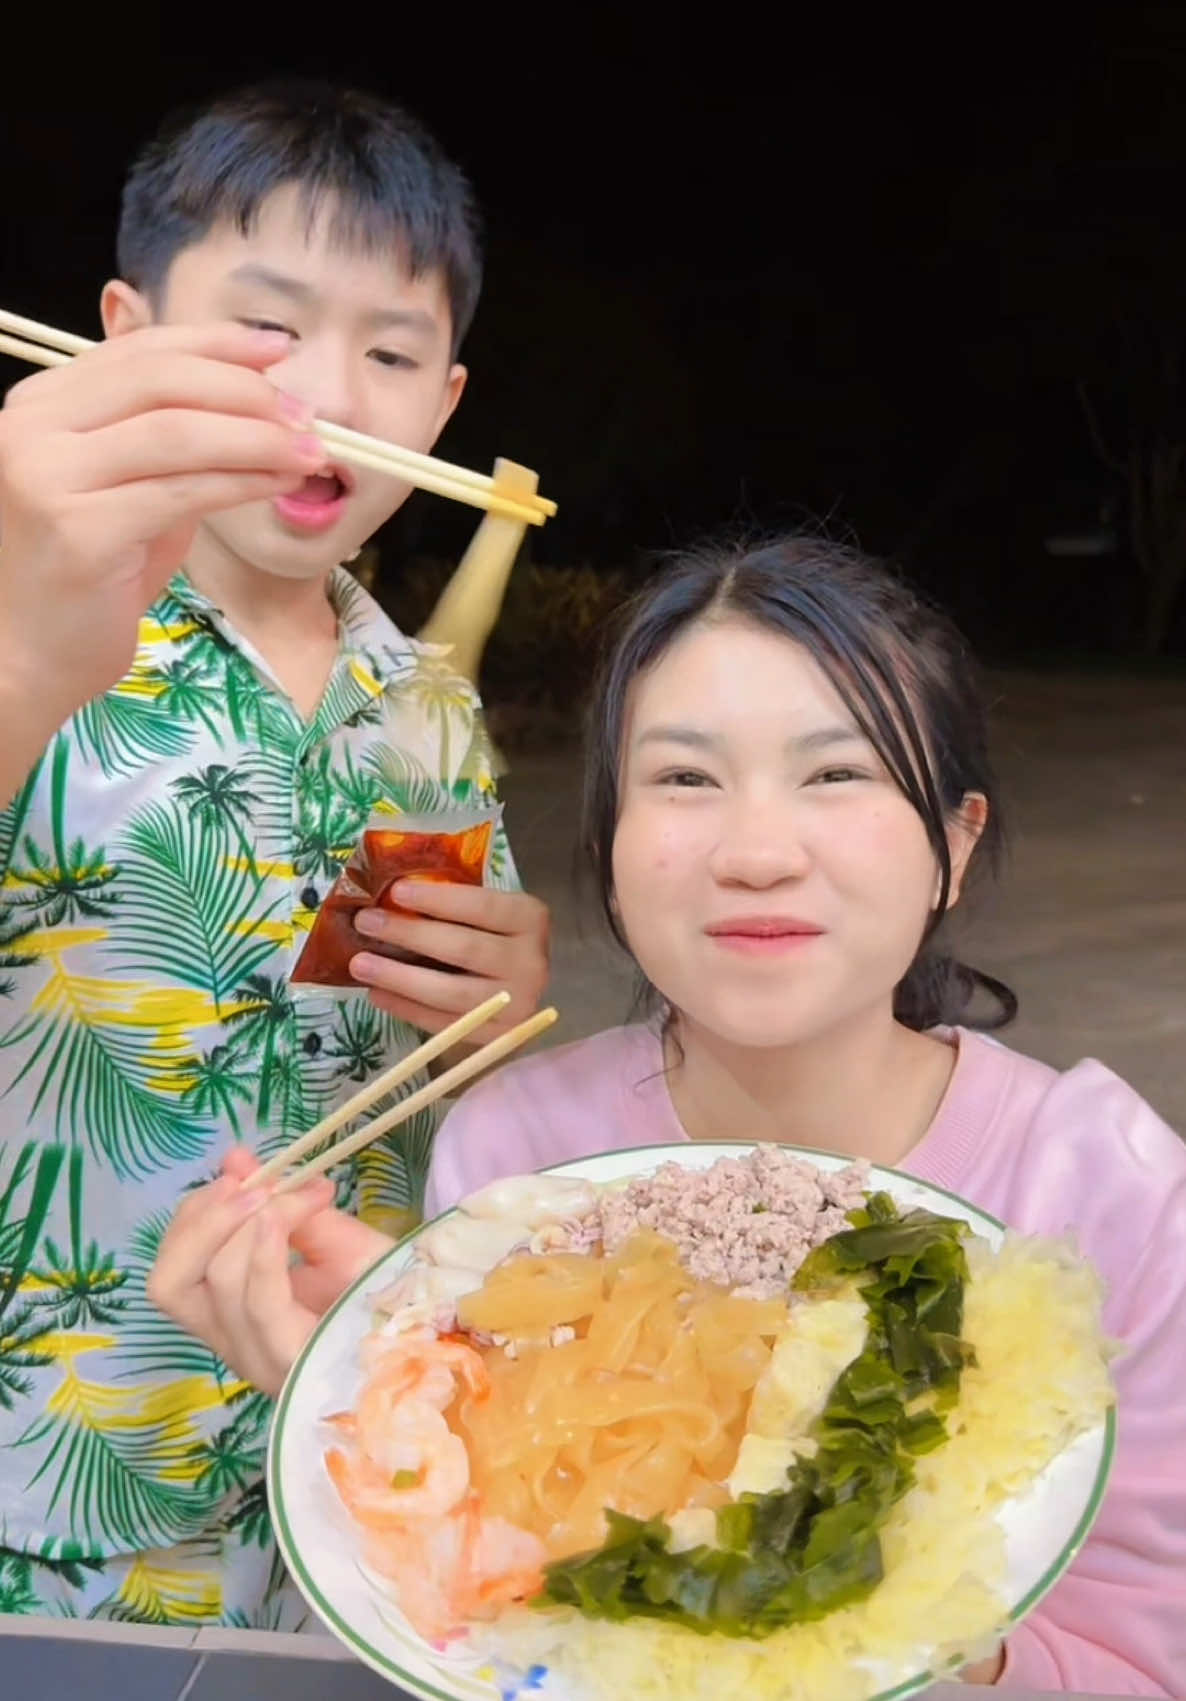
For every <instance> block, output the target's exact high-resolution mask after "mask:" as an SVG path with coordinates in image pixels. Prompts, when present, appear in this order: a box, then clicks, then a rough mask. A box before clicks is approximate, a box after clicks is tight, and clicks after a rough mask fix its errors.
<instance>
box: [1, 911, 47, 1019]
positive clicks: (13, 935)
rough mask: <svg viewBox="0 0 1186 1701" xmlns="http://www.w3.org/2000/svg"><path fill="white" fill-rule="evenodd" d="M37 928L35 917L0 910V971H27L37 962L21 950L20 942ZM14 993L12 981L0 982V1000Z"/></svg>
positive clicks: (14, 983)
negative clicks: (31, 964)
mask: <svg viewBox="0 0 1186 1701" xmlns="http://www.w3.org/2000/svg"><path fill="white" fill-rule="evenodd" d="M37 926H38V921H37V917H36V915H21V914H19V913H17V914H13V912H12V911H11V910H9V909H2V908H0V969H27V968H28V967H29V965H30V963H35V962H36V961H37V958H36V957H35V956H33V955H31V954H30V953H29V952H27V951H22V950H21V941H22V940H24V939H27V938H28V936H29V935H30V934H31V933H33V932H35V931H36V929H37ZM15 991H16V982H15V981H14V980H12V979H3V980H0V998H11V997H12V995H13V993H14V992H15Z"/></svg>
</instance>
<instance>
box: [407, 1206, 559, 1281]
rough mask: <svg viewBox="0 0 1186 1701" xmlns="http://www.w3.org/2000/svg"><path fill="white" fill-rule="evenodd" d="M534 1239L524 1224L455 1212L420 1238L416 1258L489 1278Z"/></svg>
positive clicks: (426, 1230)
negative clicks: (488, 1275)
mask: <svg viewBox="0 0 1186 1701" xmlns="http://www.w3.org/2000/svg"><path fill="white" fill-rule="evenodd" d="M530 1238H531V1230H530V1229H529V1228H528V1227H527V1226H526V1224H524V1223H522V1222H514V1221H512V1222H507V1221H501V1222H500V1221H497V1220H496V1219H494V1218H491V1217H487V1218H480V1217H471V1216H469V1215H468V1214H467V1213H466V1212H464V1211H453V1212H452V1213H451V1214H450V1215H449V1216H447V1217H443V1218H442V1219H441V1221H440V1222H439V1223H433V1225H432V1227H431V1228H427V1229H425V1230H424V1232H423V1234H420V1235H418V1236H417V1237H416V1256H417V1258H420V1259H424V1260H426V1261H427V1262H428V1263H430V1264H444V1265H446V1266H448V1267H450V1268H452V1269H454V1270H478V1271H480V1272H481V1273H482V1274H483V1275H485V1273H486V1272H487V1271H488V1270H493V1268H494V1266H495V1265H496V1264H501V1263H502V1261H503V1259H504V1258H506V1257H508V1256H509V1254H510V1253H512V1252H513V1251H514V1250H515V1248H516V1247H518V1246H525V1245H526V1244H527V1242H528V1240H530Z"/></svg>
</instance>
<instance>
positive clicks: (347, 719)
mask: <svg viewBox="0 0 1186 1701" xmlns="http://www.w3.org/2000/svg"><path fill="white" fill-rule="evenodd" d="M370 665H371V667H372V668H374V666H375V664H374V662H373V661H372V662H371V663H370ZM382 719H383V697H382V693H381V692H375V691H372V690H370V689H369V688H368V687H367V686H365V685H363V684H362V683H361V682H360V681H359V680H358V679H356V678H355V676H354V674H353V673H351V671H350V670H349V668H346V667H342V666H340V665H339V666H338V667H336V668H335V669H334V671H333V673H332V674H331V675H330V680H329V683H328V685H327V686H326V688H325V692H324V695H323V696H322V699H321V702H320V703H319V704H318V705H317V717H316V724H317V725H319V726H331V727H339V726H378V725H379V723H380V722H381V721H382Z"/></svg>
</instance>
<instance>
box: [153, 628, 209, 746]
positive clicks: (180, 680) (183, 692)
mask: <svg viewBox="0 0 1186 1701" xmlns="http://www.w3.org/2000/svg"><path fill="white" fill-rule="evenodd" d="M226 672H227V670H226V665H225V661H224V659H223V655H222V652H221V651H217V650H216V651H213V652H211V651H210V650H209V649H208V648H205V647H204V646H201V645H189V646H187V648H186V650H185V652H184V654H183V655H182V656H181V657H179V658H178V659H177V660H175V661H171V662H166V663H165V664H164V666H163V667H161V668H160V669H159V671H157V673H156V678H158V679H159V680H160V682H161V687H162V689H161V695H160V697H159V699H158V701H159V703H160V706H161V708H162V710H164V711H167V712H169V713H171V714H174V715H177V716H179V717H180V718H181V719H182V720H185V721H200V722H201V723H202V726H203V727H204V728H205V729H206V731H207V732H208V733H209V734H210V736H211V738H213V740H214V742H215V743H216V744H219V745H220V744H221V743H222V741H223V728H222V725H221V722H222V720H223V718H224V716H225V714H226Z"/></svg>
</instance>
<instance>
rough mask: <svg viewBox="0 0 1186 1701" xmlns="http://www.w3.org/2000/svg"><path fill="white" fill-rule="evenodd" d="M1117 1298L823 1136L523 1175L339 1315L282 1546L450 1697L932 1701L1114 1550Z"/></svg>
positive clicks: (278, 1473) (650, 1154)
mask: <svg viewBox="0 0 1186 1701" xmlns="http://www.w3.org/2000/svg"><path fill="white" fill-rule="evenodd" d="M1102 1297H1103V1296H1102V1292H1101V1285H1100V1282H1099V1279H1098V1277H1097V1276H1096V1275H1095V1273H1094V1271H1093V1270H1092V1269H1091V1268H1090V1266H1088V1265H1087V1264H1086V1263H1085V1262H1083V1261H1082V1260H1081V1259H1080V1258H1079V1257H1078V1255H1077V1253H1076V1252H1075V1250H1074V1248H1073V1246H1071V1245H1070V1244H1069V1243H1065V1242H1062V1241H1050V1240H1038V1239H1032V1238H1028V1237H1023V1236H1020V1235H1016V1234H1013V1233H1011V1232H1009V1231H1007V1230H1006V1229H1005V1228H1004V1226H1003V1225H1002V1224H1001V1223H999V1222H997V1221H996V1220H995V1219H994V1218H991V1217H989V1216H986V1215H985V1214H984V1213H983V1212H981V1211H979V1210H978V1209H977V1208H976V1207H975V1206H973V1205H970V1204H968V1203H967V1202H965V1201H964V1200H961V1199H959V1198H956V1197H955V1196H954V1195H952V1194H949V1193H946V1192H944V1191H943V1190H942V1189H940V1188H937V1187H934V1186H932V1185H930V1184H928V1183H924V1182H921V1181H917V1180H915V1179H914V1178H912V1177H910V1176H907V1175H904V1174H901V1173H898V1172H896V1171H892V1170H887V1169H881V1168H878V1167H877V1166H871V1165H868V1164H863V1163H861V1164H856V1163H850V1162H848V1161H846V1160H845V1159H843V1158H838V1157H836V1156H834V1155H831V1154H827V1153H822V1152H811V1151H804V1150H800V1149H798V1148H790V1147H783V1146H760V1147H754V1146H749V1145H742V1144H724V1145H707V1144H704V1145H700V1144H697V1145H688V1146H681V1147H666V1146H664V1147H644V1148H637V1149H634V1150H631V1151H616V1152H611V1153H604V1154H601V1155H599V1156H596V1157H591V1158H588V1159H584V1160H581V1161H580V1162H577V1163H570V1164H566V1165H563V1166H560V1167H558V1168H556V1169H553V1170H548V1171H544V1172H541V1173H540V1174H538V1175H532V1176H516V1177H510V1178H507V1179H506V1180H503V1181H499V1182H495V1183H493V1184H491V1185H490V1186H489V1187H487V1188H485V1189H483V1190H482V1191H481V1192H480V1193H477V1194H474V1195H473V1196H472V1197H471V1198H469V1199H467V1200H465V1201H463V1202H462V1204H461V1205H460V1206H459V1207H458V1208H457V1209H456V1210H454V1211H451V1212H449V1213H447V1214H446V1215H444V1216H442V1217H439V1218H438V1219H437V1220H436V1221H435V1222H433V1223H430V1224H428V1225H426V1226H425V1227H424V1228H422V1229H420V1230H419V1231H418V1232H417V1233H415V1234H413V1235H412V1236H410V1237H409V1238H408V1239H407V1240H405V1241H403V1242H402V1243H401V1244H400V1245H399V1246H397V1247H396V1248H394V1249H393V1251H392V1252H391V1253H390V1255H389V1256H388V1257H386V1258H385V1259H383V1260H382V1261H381V1262H380V1263H379V1264H378V1265H377V1266H376V1267H375V1268H374V1269H372V1270H370V1271H369V1272H368V1273H367V1274H366V1275H365V1276H364V1277H363V1278H362V1279H361V1280H360V1281H359V1282H357V1283H356V1284H355V1286H354V1287H353V1288H352V1289H351V1290H350V1291H349V1292H347V1293H346V1294H345V1295H343V1297H342V1298H341V1299H340V1300H339V1301H338V1303H337V1304H336V1305H335V1307H334V1308H333V1309H332V1310H331V1311H330V1312H328V1313H327V1314H326V1316H325V1317H324V1318H323V1319H322V1320H321V1322H320V1324H319V1325H318V1328H317V1330H316V1332H315V1333H314V1335H313V1336H312V1337H311V1339H310V1340H309V1342H308V1344H307V1345H306V1347H305V1350H304V1352H303V1353H302V1355H301V1357H300V1359H299V1360H298V1361H297V1363H296V1364H295V1365H294V1367H293V1370H292V1373H291V1375H290V1376H289V1378H288V1381H287V1383H286V1385H285V1388H284V1390H283V1392H282V1394H281V1397H280V1400H279V1402H278V1405H277V1410H276V1417H275V1422H274V1425H273V1429H272V1436H271V1443H270V1448H269V1458H268V1483H269V1492H270V1497H271V1504H272V1509H273V1519H274V1523H275V1527H276V1533H277V1537H278V1540H279V1544H280V1548H281V1551H282V1553H283V1555H284V1559H285V1561H286V1563H287V1565H288V1568H289V1570H290V1572H291V1574H292V1576H293V1578H294V1579H295V1581H296V1583H297V1585H298V1587H299V1588H300V1589H301V1591H302V1593H303V1594H304V1596H305V1597H306V1599H307V1600H308V1602H309V1604H310V1606H311V1607H312V1608H313V1610H314V1611H315V1612H316V1613H317V1615H318V1616H319V1617H320V1618H321V1619H322V1620H323V1622H324V1623H325V1624H326V1626H327V1627H328V1628H329V1629H330V1630H331V1631H332V1632H333V1633H334V1634H335V1635H337V1636H338V1637H339V1638H340V1639H341V1640H342V1641H343V1642H344V1643H345V1644H346V1645H347V1646H348V1647H349V1648H350V1649H351V1650H352V1651H353V1652H354V1653H355V1654H356V1655H357V1656H358V1658H359V1659H361V1660H363V1661H364V1662H365V1663H366V1664H367V1665H369V1666H371V1667H372V1668H373V1669H374V1670H376V1671H378V1672H380V1673H382V1674H383V1675H385V1676H387V1677H388V1678H390V1679H391V1681H392V1682H393V1683H395V1684H398V1685H400V1686H401V1687H402V1688H404V1689H405V1690H408V1691H410V1692H412V1693H413V1694H416V1695H420V1696H424V1697H430V1698H432V1701H496V1698H497V1701H517V1698H518V1697H520V1696H527V1695H532V1696H539V1697H541V1698H544V1701H547V1698H552V1697H554V1698H555V1701H609V1698H611V1697H613V1698H617V1697H620V1696H622V1695H624V1694H630V1695H632V1696H636V1697H653V1698H654V1701H677V1698H678V1701H695V1698H698V1697H701V1696H703V1697H704V1698H705V1701H708V1698H709V1697H711V1698H712V1701H720V1698H723V1697H732V1696H738V1697H741V1696H743V1695H744V1696H745V1697H746V1698H747V1701H846V1698H851V1701H873V1698H874V1697H876V1698H878V1701H890V1698H891V1697H892V1698H893V1701H898V1698H900V1697H906V1696H908V1695H911V1694H914V1693H915V1692H917V1691H918V1690H920V1689H922V1688H924V1687H926V1686H927V1685H928V1684H929V1683H931V1682H933V1681H934V1680H935V1678H936V1677H938V1676H940V1675H942V1674H944V1673H945V1672H946V1673H949V1674H950V1673H951V1672H953V1671H954V1670H956V1669H957V1668H958V1667H959V1666H960V1665H961V1664H963V1663H965V1662H966V1661H968V1660H969V1659H976V1658H979V1657H981V1656H983V1655H984V1654H985V1653H986V1652H987V1651H988V1650H989V1649H991V1648H992V1647H993V1646H995V1644H996V1642H997V1641H998V1640H999V1638H1000V1637H1001V1636H1004V1635H1007V1634H1008V1631H1009V1629H1010V1627H1011V1626H1012V1625H1014V1624H1016V1623H1018V1622H1019V1621H1020V1620H1021V1619H1022V1618H1023V1617H1024V1616H1025V1615H1026V1614H1027V1613H1028V1612H1030V1611H1032V1609H1033V1608H1034V1606H1035V1605H1036V1604H1037V1603H1038V1601H1040V1600H1041V1598H1042V1597H1043V1595H1044V1594H1045V1593H1046V1592H1047V1591H1048V1590H1049V1589H1050V1588H1051V1587H1053V1585H1054V1584H1055V1583H1056V1582H1057V1580H1058V1578H1059V1577H1060V1576H1061V1575H1062V1573H1063V1572H1064V1571H1065V1569H1066V1568H1067V1566H1068V1565H1069V1564H1070V1563H1071V1561H1072V1560H1073V1558H1074V1556H1075V1554H1076V1553H1077V1552H1078V1550H1079V1548H1080V1547H1081V1545H1082V1543H1083V1541H1084V1540H1085V1538H1086V1536H1087V1533H1088V1531H1089V1529H1090V1527H1091V1524H1092V1522H1093V1520H1094V1518H1095V1516H1096V1514H1097V1513H1098V1510H1099V1507H1100V1504H1101V1501H1102V1498H1103V1494H1104V1490H1105V1487H1106V1484H1107V1478H1108V1472H1109V1468H1110V1465H1111V1458H1112V1451H1113V1445H1114V1433H1115V1416H1114V1394H1113V1386H1112V1381H1111V1377H1110V1374H1109V1369H1108V1360H1109V1356H1110V1350H1111V1349H1110V1347H1109V1344H1108V1342H1107V1341H1106V1340H1105V1339H1104V1337H1103V1334H1102V1332H1101V1324H1100V1312H1101V1304H1102Z"/></svg>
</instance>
